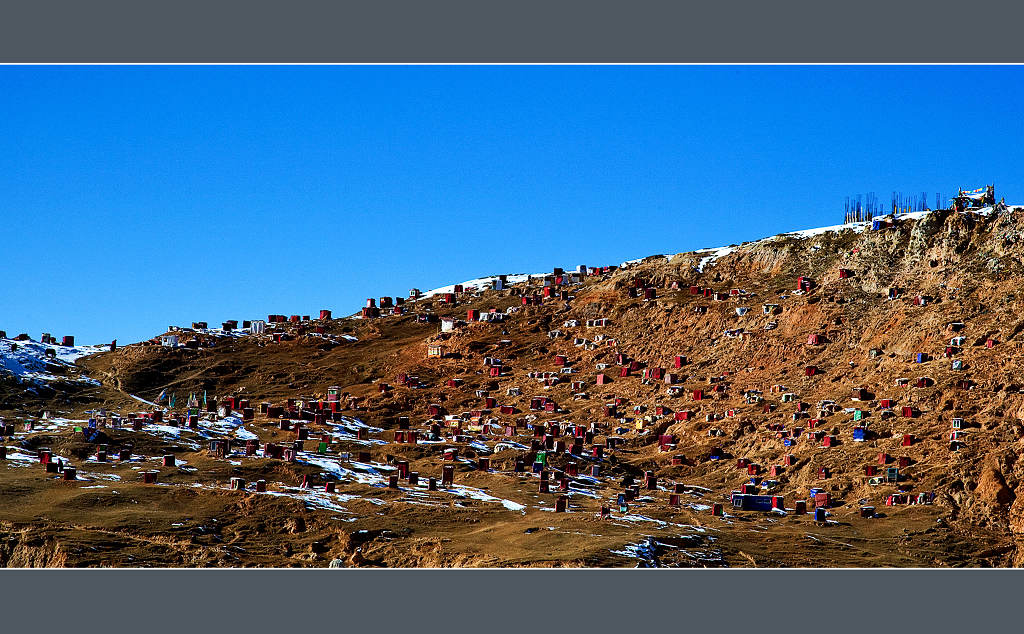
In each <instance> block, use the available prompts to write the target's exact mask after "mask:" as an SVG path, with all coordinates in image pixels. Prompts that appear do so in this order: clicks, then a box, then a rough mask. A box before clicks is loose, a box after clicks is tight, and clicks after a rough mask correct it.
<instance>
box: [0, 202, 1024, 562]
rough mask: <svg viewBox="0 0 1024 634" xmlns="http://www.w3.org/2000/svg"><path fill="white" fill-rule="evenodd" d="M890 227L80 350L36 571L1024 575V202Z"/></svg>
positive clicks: (12, 437) (36, 488)
mask: <svg viewBox="0 0 1024 634" xmlns="http://www.w3.org/2000/svg"><path fill="white" fill-rule="evenodd" d="M875 224H876V227H874V228H873V227H871V226H869V225H870V223H867V224H865V223H858V224H852V225H843V226H840V227H834V228H829V229H827V230H812V231H806V232H799V233H794V234H783V235H781V236H776V237H773V238H768V239H765V240H760V241H757V242H751V243H746V244H741V245H733V246H731V247H723V248H719V249H712V250H704V251H698V252H694V253H681V254H677V255H674V256H660V255H659V256H652V257H649V258H645V259H643V260H641V261H636V262H631V263H624V264H623V265H622V266H619V267H601V268H593V267H590V268H587V267H583V269H582V272H583V274H582V275H579V276H574V275H573V273H578V272H579V270H578V269H575V268H573V269H571V270H567V271H561V270H555V271H553V273H552V274H549V275H546V276H528V277H526V276H520V277H511V278H509V279H508V280H507V282H508V286H507V288H501V289H492V288H491V286H501V285H500V284H498V285H489V284H487V282H488V280H477V281H475V284H473V285H470V284H465V285H463V288H462V289H458V288H457V287H452V288H451V289H450V290H449V289H442V290H443V291H446V292H441V293H436V294H431V295H430V296H429V297H425V298H421V299H417V300H412V299H410V300H406V301H404V302H403V303H402V304H401V306H400V307H399V308H400V311H399V310H394V311H393V310H391V309H390V308H388V307H387V306H388V304H390V303H391V302H389V301H383V302H379V301H375V302H374V304H375V306H374V307H373V309H371V310H369V311H364V312H365V313H366V315H365V317H363V316H360V315H359V314H357V315H356V316H353V317H348V318H342V319H327V318H325V319H309V320H304V319H302V318H301V317H298V318H297V321H285V322H283V323H268V324H267V329H266V331H265V332H263V333H262V334H253V332H252V331H254V330H256V329H253V328H250V329H237V330H233V331H224V330H221V329H208V328H195V329H193V328H182V329H181V330H179V331H176V332H174V333H171V332H169V333H165V334H174V335H176V336H177V337H178V345H175V346H173V347H172V346H166V345H160V344H161V342H160V339H159V338H155V339H154V340H151V341H149V342H142V343H139V344H133V345H129V346H125V347H122V348H119V349H117V350H116V351H113V352H104V353H100V354H95V355H93V356H88V357H85V358H83V359H80V360H78V361H77V366H76V367H77V369H78V370H79V371H81V372H82V373H84V376H86V377H88V378H90V379H93V380H95V381H98V382H99V383H100V385H98V386H95V385H93V386H91V387H90V388H89V389H90V390H92V392H86V393H84V396H83V395H82V394H83V391H82V389H81V387H74V386H71V387H69V386H67V385H58V384H55V383H47V385H48V386H49V387H48V389H50V390H52V393H46V394H41V393H40V392H39V390H38V387H37V386H33V387H32V389H34V390H35V391H34V392H27V391H26V389H28V388H26V385H27V384H26V383H25V381H24V380H18V379H17V378H13V379H12V378H10V377H9V378H8V379H7V383H6V384H5V387H4V389H5V390H6V392H5V394H6V396H5V400H4V401H3V405H2V407H3V410H2V411H3V413H4V415H5V422H6V423H7V424H8V426H9V427H11V428H12V429H9V430H8V431H9V432H12V434H8V436H7V437H6V440H7V446H8V450H7V451H8V456H9V457H10V456H12V455H19V456H23V457H22V458H21V459H20V461H19V460H12V459H10V458H9V459H8V460H7V466H6V467H4V466H0V480H5V481H6V482H5V486H4V487H3V493H0V495H2V496H4V498H5V500H4V501H5V502H9V503H8V504H4V505H3V508H4V509H5V510H3V511H0V521H3V522H5V523H4V524H0V532H4V531H7V532H10V533H11V534H12V535H13V534H17V535H18V536H19V537H18V539H19V540H20V541H17V542H16V543H17V547H16V553H15V551H12V552H11V554H10V555H9V559H8V563H9V564H12V565H56V564H55V563H54V562H60V563H61V564H63V565H99V564H102V563H106V564H109V565H126V564H129V563H130V562H139V561H142V562H145V565H289V566H290V565H303V566H307V565H327V563H328V562H330V561H335V562H337V563H336V564H335V565H346V566H348V565H364V566H365V565H379V566H466V565H492V566H494V565H499V566H523V565H529V566H538V565H591V566H623V565H636V564H637V563H638V562H639V563H640V565H652V566H653V565H661V566H672V565H678V566H749V565H758V566H876V565H884V566H1008V565H1020V564H1021V563H1024V551H1022V550H1020V549H1019V548H1018V545H1019V540H1018V536H1020V535H1021V534H1022V533H1024V499H1022V498H1024V491H1020V492H1019V493H1020V495H1018V489H1019V487H1020V486H1021V482H1022V479H1024V464H1018V460H1017V456H1018V454H1019V451H1020V447H1021V437H1022V432H1024V392H1022V389H1024V379H1021V378H1019V377H1018V375H1017V372H1016V369H1017V367H1018V365H1019V362H1020V361H1021V357H1022V356H1024V350H1022V348H1021V344H1022V343H1024V339H1022V337H1024V335H1021V331H1022V330H1024V316H1022V315H1024V312H1022V308H1024V305H1022V303H1021V300H1022V299H1024V285H1022V280H1024V277H1022V276H1021V273H1022V260H1021V256H1022V255H1024V245H1022V244H1021V236H1022V235H1024V208H1017V207H1011V208H1002V209H997V210H985V211H984V212H983V213H974V212H967V213H958V212H951V211H937V212H931V213H917V214H911V215H909V216H905V217H901V218H897V219H892V221H891V222H889V223H886V222H881V223H877V222H876V223H875ZM474 286H475V288H474ZM484 287H486V289H485V288H484ZM389 290H391V291H393V289H382V292H388V291H389ZM388 299H390V298H388ZM382 307H383V308H382ZM399 312H400V313H401V314H396V313H399ZM377 314H379V315H380V316H375V315H377ZM496 315H497V316H496ZM260 317H261V318H262V317H263V316H260ZM444 320H448V322H447V323H446V324H445V326H444V327H443V328H442V322H443V321H444ZM449 327H450V329H449ZM190 342H191V343H190ZM333 388H337V389H333ZM203 393H205V394H206V395H207V397H208V404H207V406H206V407H204V406H202V405H201V404H199V403H197V404H196V409H195V411H193V412H188V411H186V408H187V405H186V403H185V401H186V399H187V396H188V395H189V394H196V395H202V394H203ZM161 394H174V395H176V398H177V402H176V407H174V408H170V407H168V403H167V401H166V400H164V401H161V402H160V403H159V406H156V407H155V406H153V405H147V404H145V403H146V402H151V403H156V402H157V401H158V400H159V397H160V395H161ZM75 395H78V396H75ZM229 399H232V402H229ZM214 401H216V404H214ZM243 401H247V402H244V403H243ZM218 405H219V407H218ZM225 405H227V407H226V408H225ZM100 408H102V409H103V410H104V411H102V412H99V411H96V410H99V409H100ZM153 410H159V411H160V412H161V413H162V416H163V418H164V421H162V422H161V421H150V420H141V419H138V418H136V419H135V420H136V421H137V422H133V420H132V418H131V416H132V415H133V414H134V413H136V412H139V413H143V412H151V411H153ZM218 410H219V411H218ZM44 411H45V412H47V416H46V418H42V416H43V412H44ZM190 414H191V415H192V416H195V419H196V420H195V422H194V425H193V426H192V427H191V428H190V427H189V415H190ZM89 418H92V419H93V421H94V422H95V424H96V429H97V431H95V432H90V431H88V424H89V423H88V419H89ZM76 428H84V430H78V431H76ZM410 432H416V433H417V436H416V442H396V440H397V441H402V440H407V439H406V438H405V437H406V436H407V435H408V434H409V433H410ZM97 434H100V435H101V436H102V442H101V441H97V440H96V438H97ZM218 440H228V441H231V442H230V443H229V445H230V446H229V447H228V449H227V450H226V451H217V450H215V451H213V452H211V451H210V450H209V445H210V442H211V441H218ZM247 442H248V443H249V446H250V447H255V448H254V449H252V450H251V452H250V451H248V450H247V449H246V443H247ZM295 442H298V443H299V445H298V446H293V443H295ZM268 443H269V447H268ZM101 444H102V445H105V446H106V452H107V454H108V455H109V456H113V455H114V454H115V452H117V451H119V450H121V449H123V448H128V449H129V451H130V452H131V454H130V455H131V456H135V458H130V459H129V460H128V461H126V462H124V463H122V462H118V461H117V460H111V459H108V460H106V461H99V462H97V461H96V455H95V454H96V451H97V447H98V446H99V445H101ZM44 447H46V448H49V449H51V451H52V452H53V455H54V456H55V457H56V456H62V457H64V458H65V459H66V460H67V461H69V462H70V463H71V464H77V465H78V466H79V467H80V468H79V470H78V474H84V475H76V476H75V478H74V479H73V480H70V481H65V480H63V479H60V478H61V475H60V474H59V473H57V474H55V473H50V474H47V473H46V472H45V471H44V469H43V468H42V466H41V465H39V464H38V458H39V453H40V452H41V451H42V449H43V448H44ZM275 447H277V448H279V447H286V448H289V449H293V452H292V453H291V454H287V455H278V454H277V453H276V448H275ZM247 454H248V455H247ZM165 455H173V456H176V457H177V463H176V464H173V465H171V466H166V465H165V464H164V463H165V461H164V458H163V456H165ZM133 460H134V461H135V462H134V463H133ZM147 462H148V464H147ZM172 462H173V461H172ZM541 462H542V463H543V466H542V467H538V469H542V470H543V471H542V473H543V476H544V478H550V480H547V479H545V480H542V478H541V476H542V473H541V472H535V471H534V467H533V465H534V464H535V463H538V464H540V463H541ZM185 465H187V466H185ZM445 465H448V466H449V467H454V469H453V474H454V475H453V476H452V481H451V482H448V481H446V480H442V474H443V473H444V472H445ZM738 465H743V466H738ZM19 466H21V467H25V466H28V467H29V468H19ZM81 467H86V468H84V469H83V468H81ZM154 470H155V471H159V474H158V476H157V477H158V483H159V484H163V485H165V486H156V487H154V485H153V484H152V483H149V484H147V483H145V482H143V481H142V480H141V478H142V476H141V475H140V473H141V472H142V471H154ZM409 472H415V473H417V474H418V475H419V479H418V481H413V480H415V479H413V480H411V479H410V478H409V477H408V474H409ZM393 475H396V476H398V477H397V479H396V480H392V479H391V476H393ZM115 478H116V479H115ZM232 478H240V479H242V484H241V490H231V489H230V484H231V479H232ZM428 478H437V480H438V484H437V487H436V490H435V489H432V488H430V486H429V485H428V481H427V479H428ZM256 480H263V481H265V485H262V486H265V487H266V491H263V490H257V489H256V488H255V487H256V485H255V481H256ZM636 485H639V489H637V488H636ZM236 486H237V482H236ZM115 487H116V490H117V494H114V493H113V492H112V491H114V490H115ZM86 489H90V490H86ZM735 491H746V492H747V493H749V500H748V501H749V502H750V504H751V505H752V506H756V504H757V503H763V502H764V501H765V499H762V498H758V499H756V500H755V498H756V497H757V496H776V497H778V498H781V499H778V500H777V501H776V500H769V506H768V509H765V510H755V509H753V508H752V506H751V507H749V508H744V504H745V503H743V502H742V498H741V497H737V496H734V493H733V492H735ZM815 493H818V494H827V495H828V498H829V499H828V500H827V501H825V500H824V498H823V496H822V495H819V496H818V497H815V495H814V494H815ZM563 496H564V497H563ZM129 497H130V498H131V499H132V500H133V504H132V505H128V504H127V503H126V501H125V500H126V499H128V498H129ZM816 500H818V503H819V504H821V505H822V508H823V510H822V511H820V512H819V514H818V515H817V516H815V513H814V507H815V505H816V503H815V501H816ZM734 503H735V504H736V506H734ZM800 503H804V504H805V505H806V508H807V511H808V513H807V514H803V513H801V512H800V511H801V504H800ZM563 504H564V505H565V506H564V510H565V512H562V510H563V506H562V505H563ZM772 504H774V506H775V507H776V508H775V509H774V510H770V509H771V505H772ZM719 505H720V506H719ZM193 508H194V509H196V510H190V509H193ZM15 509H17V510H15ZM143 511H145V512H150V513H152V515H151V517H154V518H156V519H153V520H152V521H151V522H150V523H148V524H145V525H143V524H140V522H139V520H138V515H137V513H139V512H143ZM5 527H6V528H5ZM199 527H201V529H200V528H199ZM34 535H35V537H33V536H34ZM33 539H37V541H38V542H39V544H40V545H39V548H40V549H41V550H39V551H38V552H34V551H30V550H26V549H27V548H29V546H27V544H30V543H33V542H32V540H33ZM121 542H131V543H133V544H136V546H135V547H134V549H129V550H130V552H131V553H132V554H131V557H133V558H134V559H131V560H126V559H124V558H122V556H121V555H118V554H116V553H113V552H107V549H110V548H113V544H114V543H121ZM11 543H12V544H13V543H15V541H13V540H12V541H11ZM93 547H95V548H98V550H90V548H93ZM120 547H123V544H122V545H121V546H119V548H120ZM17 549H20V550H17ZM129 550H126V551H125V552H129ZM0 556H3V553H0Z"/></svg>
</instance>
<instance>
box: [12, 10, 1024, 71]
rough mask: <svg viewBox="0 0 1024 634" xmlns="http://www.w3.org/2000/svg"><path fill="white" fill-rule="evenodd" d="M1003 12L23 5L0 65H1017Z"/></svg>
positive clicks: (1018, 13)
mask: <svg viewBox="0 0 1024 634" xmlns="http://www.w3.org/2000/svg"><path fill="white" fill-rule="evenodd" d="M1022 16H1024V7H1022V6H1021V5H1020V4H1019V3H1016V4H1015V3H1008V2H1005V1H1004V0H972V2H969V3H965V2H961V1H956V0H930V1H929V0H857V1H856V2H850V1H845V2H843V1H832V2H829V1H826V0H776V1H774V2H772V1H768V0H704V1H703V2H698V1H696V0H287V1H286V0H173V1H170V0H31V1H29V0H21V1H19V2H17V3H13V2H9V3H7V5H6V6H5V7H4V9H3V11H2V13H0V62H22V63H23V62H42V63H62V62H79V63H83V62H85V63H118V62H136V63H153V62H162V63H175V62H177V63H182V62H184V63H190V62H191V63H208V62H229V63H230V62H246V63H265V62H278V63H281V62H290V63H310V62H349V63H351V62H385V63H409V62H419V63H424V62H426V63H438V62H441V63H452V62H476V63H480V62H484V63H498V62H502V63H508V62H535V63H553V62H557V63H566V62H569V63H572V62H584V63H607V62H619V63H637V62H693V63H696V62H702V63H706V62H730V63H737V62H762V63H765V62H769V63H779V62H784V63H803V62H817V63H836V62H852V63H862V62H901V63H905V62H944V63H945V62H987V63H991V62H1013V61H1024V46H1021V44H1020V27H1019V24H1020V23H1021V17H1022Z"/></svg>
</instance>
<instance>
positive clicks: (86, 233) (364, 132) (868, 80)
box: [0, 66, 1024, 343]
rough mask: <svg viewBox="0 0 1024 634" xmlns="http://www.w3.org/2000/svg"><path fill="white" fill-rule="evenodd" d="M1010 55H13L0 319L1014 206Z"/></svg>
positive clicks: (31, 322)
mask: <svg viewBox="0 0 1024 634" xmlns="http://www.w3.org/2000/svg"><path fill="white" fill-rule="evenodd" d="M1022 79H1024V68H1018V67H906V68H905V67H732V66H723V67H685V66H683V67H587V66H584V67H571V66H570V67H536V66H522V67H488V66H483V67H460V66H453V67H445V66H440V67H372V66H371V67H344V66H342V67H2V68H0V226H2V229H0V235H2V236H3V242H2V249H3V256H2V260H0V273H2V279H3V283H2V286H0V329H4V330H6V331H7V332H8V334H9V335H11V336H13V334H16V333H18V332H23V331H24V332H28V333H30V334H31V335H32V336H33V338H38V337H39V335H40V333H42V332H51V333H53V334H54V335H55V336H58V337H60V336H61V335H64V334H74V335H76V336H77V340H78V342H79V343H100V342H107V341H109V340H111V339H113V338H115V337H116V338H118V340H119V341H120V342H122V343H126V342H131V341H136V340H139V339H143V338H148V337H150V336H153V335H155V334H158V333H160V332H162V331H163V330H164V328H165V327H166V326H167V325H169V324H187V323H188V322H191V321H192V320H207V321H210V322H216V323H219V322H220V321H222V320H224V319H239V320H241V319H246V318H254V317H259V316H265V315H266V314H267V313H285V314H293V313H300V314H313V313H315V312H316V311H318V310H319V309H320V308H330V309H332V310H334V311H335V314H336V315H341V314H349V313H351V312H354V311H356V310H357V309H358V308H359V306H360V305H361V303H362V301H363V300H364V299H365V298H366V297H370V296H374V297H379V296H381V295H396V294H402V295H404V294H405V293H406V292H407V291H408V289H409V288H410V287H419V288H421V289H424V290H426V289H428V288H431V287H436V286H441V285H444V284H448V283H452V282H458V281H462V280H464V279H469V278H473V277H478V276H482V275H491V274H497V273H504V272H538V271H544V270H548V269H550V268H551V267H553V266H566V265H576V264H589V265H596V264H617V263H619V262H620V261H622V260H625V259H632V258H636V257H641V256H645V255H650V254H654V253H676V252H680V251H686V250H692V249H697V248H701V247H707V246H720V245H723V244H729V243H735V242H740V241H743V240H750V239H756V238H760V237H763V236H766V235H773V234H775V233H779V232H781V231H787V230H794V229H800V228H807V227H814V226H822V225H829V224H836V223H838V222H841V221H842V210H843V201H844V197H845V196H847V195H851V194H857V193H864V192H869V191H874V192H877V194H878V196H879V198H880V199H881V201H882V202H883V203H887V202H888V200H889V196H890V192H892V191H893V190H901V191H906V192H920V191H927V192H929V201H930V202H931V201H932V200H933V198H934V193H935V192H942V194H943V195H944V196H948V195H951V194H952V193H954V191H955V189H956V187H957V186H959V185H963V186H969V187H977V186H981V185H983V184H987V183H989V182H992V181H994V182H995V183H996V186H997V192H996V193H997V196H1004V195H1005V196H1006V198H1007V201H1008V202H1024V172H1021V170H1020V165H1021V164H1022V163H1024V160H1022V159H1024V157H1022V153H1024V118H1022V117H1021V116H1020V103H1021V100H1022V98H1024V90H1022V88H1024V83H1022V81H1021V80H1022Z"/></svg>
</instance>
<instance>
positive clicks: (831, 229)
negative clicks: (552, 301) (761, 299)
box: [624, 205, 1024, 272]
mask: <svg viewBox="0 0 1024 634" xmlns="http://www.w3.org/2000/svg"><path fill="white" fill-rule="evenodd" d="M1022 209H1024V206H1020V205H1016V206H1012V205H1011V206H1008V207H1007V210H1008V211H1011V212H1012V211H1020V210H1022ZM993 211H995V209H994V208H993V207H984V208H981V209H972V210H968V211H966V212H964V213H972V214H977V215H979V216H988V215H991V214H992V213H993ZM930 213H932V211H931V210H927V211H912V212H910V213H906V214H901V215H899V216H896V217H895V219H896V220H920V219H922V218H924V217H926V216H928V214H930ZM874 220H890V221H891V220H893V215H892V214H885V215H882V216H875V217H874V218H873V219H872V220H866V221H860V222H848V223H846V224H841V225H831V226H828V227H816V228H813V229H801V230H799V231H786V232H783V233H780V234H777V235H774V236H768V237H767V238H761V239H760V240H753V241H751V242H745V243H743V245H741V246H744V245H750V244H759V243H764V242H769V241H772V240H779V239H785V238H811V237H814V236H820V235H823V234H826V233H838V232H840V231H845V230H847V229H849V230H851V231H855V232H857V233H863V232H864V231H867V230H869V229H870V228H871V224H872V222H873V221H874ZM737 248H739V247H715V248H708V249H697V250H695V251H690V252H688V253H686V254H680V255H689V254H695V255H699V254H707V255H704V257H702V258H701V259H700V261H699V262H698V264H697V270H698V271H700V272H703V271H704V269H705V267H707V266H708V265H709V264H712V263H714V261H715V260H717V259H718V258H720V257H723V256H726V255H729V254H730V253H733V252H735V251H736V249H737ZM640 260H643V258H640V259H637V260H631V261H630V262H639V261H640ZM624 264H625V263H624Z"/></svg>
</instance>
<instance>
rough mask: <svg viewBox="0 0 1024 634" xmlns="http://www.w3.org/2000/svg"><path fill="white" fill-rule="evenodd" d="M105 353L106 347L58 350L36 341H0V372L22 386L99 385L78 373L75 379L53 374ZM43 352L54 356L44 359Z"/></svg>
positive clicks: (71, 347)
mask: <svg viewBox="0 0 1024 634" xmlns="http://www.w3.org/2000/svg"><path fill="white" fill-rule="evenodd" d="M109 349H110V346H109V345H99V346H58V345H48V344H43V343H39V342H37V341H15V340H14V339H0V369H2V370H6V371H8V372H10V373H11V374H13V375H14V376H15V377H17V378H18V380H19V381H22V382H25V381H28V382H35V383H46V382H49V381H56V380H59V379H64V378H69V379H70V380H73V381H79V382H82V383H89V384H92V385H99V381H96V380H94V379H90V378H88V377H86V376H85V375H82V374H81V373H79V374H78V375H77V376H69V377H64V376H62V375H60V374H55V372H61V371H63V370H66V369H72V368H74V367H75V361H77V360H78V359H81V358H82V357H87V356H89V355H91V354H96V353H98V352H105V351H107V350H109ZM47 350H53V355H54V356H53V357H47V356H46V351H47Z"/></svg>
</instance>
